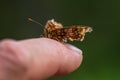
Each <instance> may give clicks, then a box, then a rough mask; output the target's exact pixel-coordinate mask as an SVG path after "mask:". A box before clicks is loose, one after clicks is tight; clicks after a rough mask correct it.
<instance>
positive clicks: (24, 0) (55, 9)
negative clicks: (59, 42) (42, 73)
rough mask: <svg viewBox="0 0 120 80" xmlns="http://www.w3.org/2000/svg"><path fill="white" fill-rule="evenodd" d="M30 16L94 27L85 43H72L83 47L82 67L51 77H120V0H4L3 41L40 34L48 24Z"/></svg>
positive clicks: (0, 0)
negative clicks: (38, 23)
mask: <svg viewBox="0 0 120 80" xmlns="http://www.w3.org/2000/svg"><path fill="white" fill-rule="evenodd" d="M29 17H31V18H33V19H35V20H36V21H38V22H40V23H41V24H43V25H44V24H45V23H46V21H47V20H49V19H52V18H54V19H55V20H56V21H58V22H61V23H62V24H63V25H65V26H71V25H88V26H91V27H93V30H94V31H93V32H92V33H90V34H87V35H86V36H85V40H84V41H83V42H82V43H81V42H76V41H75V42H70V43H71V44H73V45H75V46H77V47H78V48H81V49H82V50H83V55H84V60H83V63H82V65H81V67H80V68H79V69H78V70H76V71H75V72H73V73H72V74H69V75H67V76H64V77H61V78H59V79H58V78H51V79H50V80H120V51H119V49H120V33H119V32H120V0H0V40H2V39H5V38H11V39H17V40H20V39H28V38H37V37H39V36H40V34H41V32H42V30H43V28H44V27H43V26H40V25H37V24H35V23H32V22H29V21H27V18H29Z"/></svg>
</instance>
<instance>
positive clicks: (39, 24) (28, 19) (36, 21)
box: [28, 18, 43, 26]
mask: <svg viewBox="0 0 120 80" xmlns="http://www.w3.org/2000/svg"><path fill="white" fill-rule="evenodd" d="M28 20H29V21H31V22H34V23H37V24H39V25H41V26H43V25H42V24H41V23H39V22H37V21H35V20H33V19H31V18H28Z"/></svg>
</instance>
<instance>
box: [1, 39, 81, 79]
mask: <svg viewBox="0 0 120 80" xmlns="http://www.w3.org/2000/svg"><path fill="white" fill-rule="evenodd" d="M81 62H82V52H81V50H79V49H77V48H76V47H73V46H72V45H69V44H63V43H60V42H57V41H55V40H51V39H47V38H36V39H28V40H20V41H15V40H2V41H1V42H0V80H46V79H48V78H49V77H52V76H63V75H66V74H69V73H71V72H73V71H74V70H76V69H77V68H78V67H79V66H80V64H81Z"/></svg>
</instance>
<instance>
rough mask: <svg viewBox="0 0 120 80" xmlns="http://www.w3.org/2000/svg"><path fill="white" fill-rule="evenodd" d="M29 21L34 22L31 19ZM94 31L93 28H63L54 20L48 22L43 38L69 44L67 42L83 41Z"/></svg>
mask: <svg viewBox="0 0 120 80" xmlns="http://www.w3.org/2000/svg"><path fill="white" fill-rule="evenodd" d="M29 20H30V21H33V20H32V19H31V18H30V19H29ZM33 22H36V21H33ZM36 23H38V22H36ZM39 24H40V23H39ZM92 31H93V29H92V28H91V27H89V26H82V25H81V26H80V25H78V26H69V27H63V25H62V24H61V23H58V22H56V21H54V19H52V20H48V21H47V23H46V25H45V26H44V31H43V35H42V36H43V37H46V38H50V39H54V40H56V41H59V42H62V43H64V42H67V40H70V41H83V40H84V36H85V34H86V33H87V32H92Z"/></svg>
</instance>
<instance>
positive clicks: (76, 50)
mask: <svg viewBox="0 0 120 80" xmlns="http://www.w3.org/2000/svg"><path fill="white" fill-rule="evenodd" d="M66 45H67V47H68V48H69V49H70V50H72V51H75V52H77V53H80V54H82V50H80V49H79V48H77V47H75V46H73V45H70V44H66Z"/></svg>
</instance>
